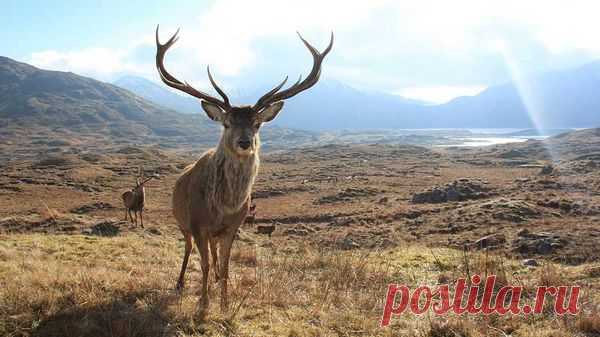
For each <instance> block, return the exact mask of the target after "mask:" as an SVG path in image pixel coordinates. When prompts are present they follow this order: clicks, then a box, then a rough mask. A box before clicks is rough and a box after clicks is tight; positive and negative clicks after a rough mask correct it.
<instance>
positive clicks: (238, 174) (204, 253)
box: [156, 27, 333, 315]
mask: <svg viewBox="0 0 600 337" xmlns="http://www.w3.org/2000/svg"><path fill="white" fill-rule="evenodd" d="M178 33H179V30H177V32H176V33H175V34H174V35H173V36H172V37H171V38H170V39H169V40H168V41H167V42H166V43H165V44H161V43H160V42H159V38H158V27H157V28H156V48H157V51H156V67H157V69H158V73H159V75H160V78H161V79H162V81H163V82H164V83H165V84H166V85H168V86H169V87H172V88H175V89H177V90H181V91H183V92H185V93H187V94H189V95H192V96H194V97H196V98H199V99H200V100H201V105H202V108H203V109H204V111H205V112H206V114H207V115H208V117H209V118H210V119H212V120H213V121H216V122H219V123H221V124H222V125H223V131H222V134H221V139H220V141H219V144H218V145H217V147H216V148H213V149H211V150H208V151H207V152H205V153H204V154H203V155H202V156H201V157H200V159H198V161H196V162H195V163H193V164H191V165H189V166H188V167H186V168H185V170H184V171H183V173H182V174H181V176H180V177H179V179H178V180H177V182H176V183H175V188H174V190H173V199H172V203H173V214H174V216H175V219H176V220H177V222H178V225H179V228H180V229H181V232H182V233H183V236H184V238H185V254H184V257H183V263H182V265H181V273H180V274H179V280H178V282H177V289H182V288H183V286H184V276H185V270H186V267H187V263H188V258H189V255H190V252H191V251H192V237H193V238H194V241H195V243H196V246H197V248H198V251H199V252H200V258H201V268H202V290H201V299H200V301H199V309H200V312H201V314H202V315H204V314H205V313H206V310H207V309H208V304H209V299H208V274H209V265H210V264H209V246H210V254H211V256H212V261H213V268H215V276H216V279H217V281H220V283H221V311H222V312H226V310H227V307H228V299H227V280H228V274H229V257H230V252H231V246H232V243H233V240H234V238H235V235H236V232H237V230H238V228H239V227H240V225H241V224H242V223H243V222H244V218H245V217H246V214H247V212H248V209H249V207H250V193H251V191H252V186H253V184H254V179H255V178H256V175H257V173H258V166H259V158H258V151H259V147H260V143H259V137H258V131H259V128H260V127H261V125H262V123H265V122H269V121H271V120H273V119H274V118H275V116H277V114H278V113H279V111H280V110H281V108H282V107H283V100H285V99H288V98H290V97H293V96H295V95H297V94H299V93H300V92H302V91H304V90H307V89H308V88H310V87H312V86H313V85H315V84H316V83H317V81H318V80H319V76H320V74H321V63H322V62H323V60H324V59H325V56H326V55H327V54H328V53H329V51H330V50H331V47H332V46H333V33H332V34H331V40H330V42H329V45H328V46H327V48H325V50H324V51H323V52H322V53H320V52H319V51H318V50H317V49H315V48H314V47H313V46H311V45H310V44H309V43H308V42H307V41H306V40H305V39H304V38H302V36H300V34H298V35H299V36H300V39H301V40H302V42H303V43H304V45H305V46H306V48H308V50H309V51H310V53H311V54H312V57H313V67H312V70H311V71H310V74H309V75H308V76H307V77H306V79H304V80H302V77H301V78H300V79H298V81H297V82H296V83H295V84H293V85H291V86H290V87H289V88H287V89H285V90H281V88H282V87H283V85H284V84H285V83H286V81H287V77H286V78H285V79H284V80H283V82H281V83H280V84H279V85H277V86H276V87H275V88H273V89H272V90H271V91H269V92H267V93H266V94H265V95H263V96H262V97H261V98H260V99H259V100H258V101H257V102H256V104H254V105H252V106H233V105H231V104H230V103H229V98H228V97H227V95H226V94H225V92H223V90H221V88H219V86H218V85H217V84H216V82H215V80H214V79H213V77H212V75H211V73H210V68H208V67H207V72H208V79H209V80H210V83H211V84H212V86H213V87H214V89H215V90H216V92H217V93H218V94H219V95H220V96H221V98H222V99H219V98H216V97H213V96H211V95H209V94H208V93H205V92H202V91H199V90H197V89H195V88H193V87H192V86H191V85H189V84H188V83H186V82H181V81H179V80H178V79H176V78H175V77H173V75H171V74H169V72H167V70H166V69H165V66H164V64H163V60H164V57H165V53H166V52H167V50H168V49H169V48H170V47H171V46H172V45H173V44H174V43H175V42H176V41H177V34H178ZM280 90H281V91H280Z"/></svg>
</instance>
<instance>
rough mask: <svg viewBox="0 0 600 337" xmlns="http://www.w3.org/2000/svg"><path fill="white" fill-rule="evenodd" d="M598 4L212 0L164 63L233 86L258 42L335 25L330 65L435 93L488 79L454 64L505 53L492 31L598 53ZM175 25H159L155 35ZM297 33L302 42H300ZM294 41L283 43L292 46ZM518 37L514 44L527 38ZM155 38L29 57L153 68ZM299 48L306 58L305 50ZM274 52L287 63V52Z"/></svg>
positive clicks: (82, 66)
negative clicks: (210, 72)
mask: <svg viewBox="0 0 600 337" xmlns="http://www.w3.org/2000/svg"><path fill="white" fill-rule="evenodd" d="M599 12H600V2H595V1H584V0H572V1H570V2H568V3H567V2H565V1H561V0H546V1H540V0H529V1H522V0H491V1H480V0H454V1H439V0H412V1H394V0H372V1H364V0H345V1H344V0H329V1H323V0H305V1H282V0H257V1H244V0H217V1H215V2H214V3H213V4H212V5H211V7H210V8H208V9H207V10H206V11H204V12H203V13H202V14H201V15H199V16H198V18H197V24H196V25H193V26H192V25H188V26H185V27H181V28H182V31H181V34H180V40H179V42H178V43H177V44H176V45H175V46H174V47H173V51H171V52H170V53H169V55H168V57H167V60H166V63H167V66H168V68H169V69H170V70H171V71H172V72H173V73H174V74H176V75H177V77H181V79H182V80H184V79H185V80H188V81H190V82H199V83H206V74H205V70H204V69H205V67H206V65H207V64H210V65H211V69H212V70H213V72H214V74H215V76H216V77H217V78H218V79H219V82H220V83H221V84H223V86H224V87H234V86H235V84H236V82H237V81H238V80H239V77H240V76H247V75H248V73H251V70H253V69H254V68H255V67H257V64H259V62H258V61H259V60H261V59H262V58H267V59H269V60H270V59H271V58H272V55H273V54H274V51H273V50H270V49H269V48H268V47H264V46H262V44H261V43H264V42H269V41H273V40H275V39H281V38H285V39H295V35H294V34H295V31H296V30H299V31H301V32H302V33H303V34H304V35H305V36H306V37H308V39H309V40H310V41H311V42H314V43H315V45H316V46H318V47H320V48H322V47H323V46H324V45H325V44H326V42H327V39H328V37H329V32H330V31H334V32H335V33H336V42H335V46H334V51H333V53H332V54H331V56H330V57H329V59H328V60H327V67H328V68H329V69H330V70H331V71H330V72H329V73H328V75H334V76H336V77H337V78H338V79H339V80H342V81H345V82H347V83H349V84H351V85H354V86H357V87H365V88H371V89H378V90H384V91H394V90H395V89H396V88H399V87H407V86H410V87H414V90H417V91H415V93H417V94H419V92H420V93H425V92H427V90H429V93H430V96H431V97H434V99H435V100H437V101H439V100H441V99H442V97H450V96H451V95H450V93H451V92H452V90H454V89H450V88H451V87H452V88H460V87H461V86H462V87H463V88H464V87H465V86H469V85H471V84H473V83H485V81H486V80H488V78H485V79H483V78H482V77H481V78H477V76H479V75H478V74H477V72H481V68H477V70H472V71H471V72H472V73H475V74H474V75H472V77H474V78H475V79H473V78H470V79H467V78H461V76H457V74H458V75H460V74H462V73H464V72H468V71H470V70H471V68H470V67H474V66H475V65H474V64H477V66H480V67H484V68H485V67H492V66H493V65H488V64H485V62H487V59H486V58H487V57H489V55H500V56H501V54H502V53H501V50H499V48H500V49H502V48H501V47H502V46H500V45H498V44H497V43H496V42H494V41H504V42H503V43H506V44H508V45H509V46H510V45H512V44H518V43H521V42H523V41H526V42H528V43H529V44H531V43H532V42H536V43H539V45H540V46H542V48H545V49H546V51H547V52H548V53H549V54H550V55H552V54H561V53H569V52H572V51H574V50H577V51H583V52H584V53H587V54H590V55H594V56H600V34H598V33H597V32H598V31H600V20H597V13H599ZM176 28H177V27H161V40H162V41H166V39H167V38H168V37H169V35H170V34H172V33H173V32H174V31H175V29H176ZM295 42H297V48H298V49H297V50H298V51H300V50H301V48H303V47H302V45H301V44H300V43H299V41H297V40H296V41H295ZM290 46H292V45H287V46H286V48H296V47H290ZM293 46H295V45H293ZM517 47H518V48H513V49H515V50H517V51H519V50H523V49H527V48H533V47H531V46H530V45H526V46H525V48H522V47H523V46H521V45H519V46H517ZM144 48H146V49H148V50H145V49H144ZM153 48H154V34H153V32H148V34H147V35H146V36H144V37H142V38H140V40H139V41H133V42H132V44H131V47H130V48H128V49H124V50H115V49H112V48H110V46H102V47H91V46H90V47H89V48H83V49H81V50H70V51H58V50H46V51H40V52H36V53H32V55H31V59H30V62H31V63H33V64H34V65H37V66H40V67H43V68H48V69H59V70H68V71H73V72H77V73H82V74H85V75H90V76H94V77H98V78H101V79H110V78H111V76H114V74H117V73H124V72H127V73H136V74H139V75H144V76H146V77H149V78H156V74H155V71H154V67H153V65H152V60H140V59H139V57H138V55H137V54H136V52H137V51H139V50H144V53H143V55H147V57H149V58H152V56H153V55H151V54H153V52H152V51H151V50H152V49H153ZM271 48H272V47H271ZM282 48H283V47H282ZM294 51H295V50H294ZM286 52H289V51H286ZM523 52H525V51H523ZM289 53H291V52H289ZM284 54H285V53H284ZM500 56H499V57H500ZM518 56H519V55H516V57H517V59H518ZM542 56H544V57H546V56H545V55H542ZM542 56H540V55H539V53H538V54H535V55H534V57H542ZM302 57H306V58H307V62H308V60H309V56H308V54H306V55H302ZM548 57H550V56H548ZM421 59H423V60H422V61H421ZM482 60H484V61H482ZM542 61H546V60H540V63H542ZM272 62H278V63H281V64H282V65H285V66H287V64H286V62H288V63H289V62H292V61H291V60H288V59H273V61H272ZM489 64H493V62H492V61H490V62H489ZM433 67H437V68H436V69H433V70H432V68H433ZM278 69H281V68H278ZM427 71H430V73H427ZM503 71H504V70H503ZM454 72H456V73H454ZM461 72H462V73H461ZM490 72H491V71H490ZM290 75H293V74H290ZM277 76H279V75H277ZM480 76H483V75H480ZM490 76H492V75H490ZM434 77H437V78H434ZM277 78H279V77H277ZM431 87H435V88H431ZM427 88H430V89H427ZM443 88H446V89H444V90H442V89H443ZM407 90H408V89H407ZM423 90H425V91H423ZM442 92H446V94H443V93H442ZM435 97H437V98H435ZM444 99H445V98H444Z"/></svg>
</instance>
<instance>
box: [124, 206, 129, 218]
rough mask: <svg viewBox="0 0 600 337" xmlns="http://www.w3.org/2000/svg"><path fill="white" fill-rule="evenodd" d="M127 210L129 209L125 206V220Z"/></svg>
mask: <svg viewBox="0 0 600 337" xmlns="http://www.w3.org/2000/svg"><path fill="white" fill-rule="evenodd" d="M127 211H129V209H128V208H127V207H125V221H127Z"/></svg>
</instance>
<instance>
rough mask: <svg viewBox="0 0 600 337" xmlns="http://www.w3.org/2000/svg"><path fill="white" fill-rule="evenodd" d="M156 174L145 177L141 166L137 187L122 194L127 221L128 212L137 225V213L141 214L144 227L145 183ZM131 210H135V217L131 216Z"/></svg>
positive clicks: (141, 223)
mask: <svg viewBox="0 0 600 337" xmlns="http://www.w3.org/2000/svg"><path fill="white" fill-rule="evenodd" d="M152 178H154V176H151V177H148V178H146V179H144V173H143V170H142V169H141V168H140V174H139V176H138V177H137V178H136V179H135V187H134V188H132V189H131V190H130V191H127V192H125V193H123V194H122V195H121V199H123V204H124V206H125V221H127V214H129V219H130V221H131V223H135V224H136V226H137V215H138V213H139V214H140V225H141V226H142V228H144V217H143V213H144V202H145V199H146V190H145V188H144V184H145V183H147V182H148V181H150V180H151V179H152ZM131 211H133V215H134V216H135V220H134V217H132V216H131Z"/></svg>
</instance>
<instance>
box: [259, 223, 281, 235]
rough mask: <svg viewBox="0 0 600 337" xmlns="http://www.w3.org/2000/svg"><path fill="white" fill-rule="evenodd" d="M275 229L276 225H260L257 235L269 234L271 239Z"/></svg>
mask: <svg viewBox="0 0 600 337" xmlns="http://www.w3.org/2000/svg"><path fill="white" fill-rule="evenodd" d="M275 228H276V227H275V225H258V226H256V234H267V235H268V236H269V237H271V234H273V232H274V231H275ZM284 234H285V232H284Z"/></svg>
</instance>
